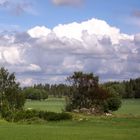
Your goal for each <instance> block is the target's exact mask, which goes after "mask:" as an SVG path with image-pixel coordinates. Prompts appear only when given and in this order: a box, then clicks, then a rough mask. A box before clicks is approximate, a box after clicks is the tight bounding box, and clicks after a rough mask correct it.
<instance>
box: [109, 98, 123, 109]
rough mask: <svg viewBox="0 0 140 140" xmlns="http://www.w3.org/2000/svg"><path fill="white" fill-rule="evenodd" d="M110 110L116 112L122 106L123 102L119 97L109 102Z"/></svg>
mask: <svg viewBox="0 0 140 140" xmlns="http://www.w3.org/2000/svg"><path fill="white" fill-rule="evenodd" d="M107 104H108V110H110V111H116V110H118V108H119V107H120V106H121V100H120V98H119V97H112V98H109V99H108V100H107Z"/></svg>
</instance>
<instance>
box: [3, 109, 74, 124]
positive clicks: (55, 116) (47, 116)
mask: <svg viewBox="0 0 140 140" xmlns="http://www.w3.org/2000/svg"><path fill="white" fill-rule="evenodd" d="M2 117H3V118H5V119H6V120H7V121H10V122H18V121H28V120H33V119H34V118H38V119H42V120H45V121H60V120H69V119H72V115H71V114H69V113H65V112H62V113H55V112H47V111H37V110H20V111H16V112H11V111H7V112H4V113H2Z"/></svg>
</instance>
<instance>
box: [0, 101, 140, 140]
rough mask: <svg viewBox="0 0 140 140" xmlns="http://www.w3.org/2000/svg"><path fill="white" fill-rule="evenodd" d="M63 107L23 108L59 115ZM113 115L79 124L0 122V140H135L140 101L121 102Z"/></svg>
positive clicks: (50, 104) (49, 104)
mask: <svg viewBox="0 0 140 140" xmlns="http://www.w3.org/2000/svg"><path fill="white" fill-rule="evenodd" d="M64 104H65V101H64V100H63V99H57V100H56V99H49V100H48V101H44V102H36V101H34V102H29V101H28V102H27V103H26V108H29V107H30V108H36V109H41V110H48V109H49V110H50V111H57V112H59V111H61V108H63V107H64ZM115 114H117V116H116V117H88V120H82V121H80V120H73V121H61V122H45V123H44V124H30V125H28V124H15V123H8V122H5V121H3V120H0V140H112V139H113V140H139V139H140V116H139V114H140V100H124V101H123V105H122V107H121V108H120V110H119V111H117V112H115ZM124 115H125V116H124ZM136 115H137V116H136Z"/></svg>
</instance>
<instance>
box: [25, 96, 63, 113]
mask: <svg viewBox="0 0 140 140" xmlns="http://www.w3.org/2000/svg"><path fill="white" fill-rule="evenodd" d="M25 108H33V109H38V110H47V111H54V112H61V111H62V110H64V108H65V99H64V98H49V99H47V100H45V101H27V102H26V104H25Z"/></svg>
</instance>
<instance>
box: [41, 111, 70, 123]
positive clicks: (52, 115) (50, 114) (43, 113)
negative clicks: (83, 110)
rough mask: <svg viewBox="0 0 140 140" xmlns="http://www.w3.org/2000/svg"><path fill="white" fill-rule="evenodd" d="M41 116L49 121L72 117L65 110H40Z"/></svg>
mask: <svg viewBox="0 0 140 140" xmlns="http://www.w3.org/2000/svg"><path fill="white" fill-rule="evenodd" d="M39 117H40V118H42V119H44V120H47V121H60V120H69V119H72V116H71V115H70V114H69V113H65V112H62V113H55V112H47V111H40V112H39Z"/></svg>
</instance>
